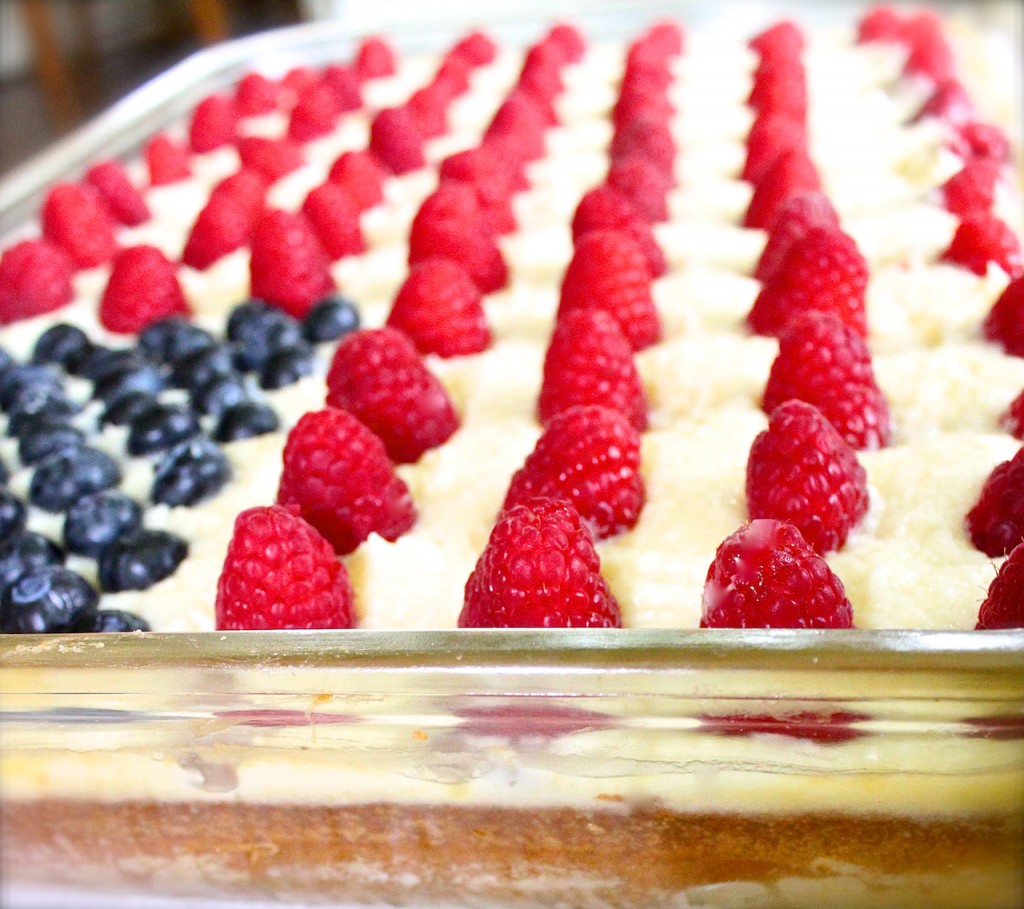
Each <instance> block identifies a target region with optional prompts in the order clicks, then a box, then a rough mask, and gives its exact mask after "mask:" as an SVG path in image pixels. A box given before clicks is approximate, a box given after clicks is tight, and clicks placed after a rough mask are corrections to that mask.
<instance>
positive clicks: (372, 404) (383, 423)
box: [327, 328, 459, 464]
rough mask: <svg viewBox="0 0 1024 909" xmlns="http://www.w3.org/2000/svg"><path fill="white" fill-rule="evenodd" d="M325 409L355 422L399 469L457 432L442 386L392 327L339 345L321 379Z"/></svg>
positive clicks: (348, 338)
mask: <svg viewBox="0 0 1024 909" xmlns="http://www.w3.org/2000/svg"><path fill="white" fill-rule="evenodd" d="M327 404H328V405H329V406H330V407H337V408H340V409H342V410H347V411H348V412H349V413H351V414H353V415H355V416H356V417H358V418H359V420H360V421H361V422H362V423H363V424H365V425H366V426H367V427H369V429H370V430H371V431H373V432H374V433H376V434H377V436H379V437H380V439H381V441H382V442H383V443H384V446H385V448H386V449H387V452H388V455H389V456H390V457H391V459H392V460H394V461H396V462H397V463H399V464H411V463H412V462H414V461H418V460H419V458H420V455H422V454H423V452H425V451H427V450H429V449H431V448H436V447H437V446H438V445H441V444H442V443H444V442H446V441H447V440H448V439H449V438H450V437H451V435H452V433H453V432H455V430H456V429H458V428H459V418H458V416H456V414H455V410H454V409H453V408H452V403H451V401H450V400H449V399H448V393H447V392H446V391H445V390H444V386H443V385H442V384H441V383H440V382H439V381H438V380H437V378H435V376H434V375H433V374H432V373H431V372H430V371H429V370H428V369H427V367H426V366H424V365H423V362H422V361H421V360H420V358H419V355H418V354H417V353H416V348H415V347H413V345H412V342H411V341H410V340H409V339H408V338H407V337H406V336H405V335H403V334H402V333H401V332H400V331H395V330H394V329H393V328H376V329H368V330H363V331H356V332H352V333H351V334H349V335H347V336H346V337H345V338H344V340H342V342H341V343H340V344H339V345H338V349H337V350H336V351H335V352H334V359H333V360H332V361H331V368H330V371H329V372H328V374H327Z"/></svg>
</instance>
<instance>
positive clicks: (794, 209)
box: [754, 192, 839, 283]
mask: <svg viewBox="0 0 1024 909" xmlns="http://www.w3.org/2000/svg"><path fill="white" fill-rule="evenodd" d="M815 227H829V228H833V229H836V230H838V228H839V215H837V214H836V210H835V209H834V208H833V207H832V203H831V202H830V201H829V198H828V196H826V195H824V194H823V193H817V192H808V193H798V194H797V195H795V196H790V197H789V198H788V199H787V200H786V201H785V202H784V203H783V204H782V205H781V206H780V208H779V213H778V216H777V217H776V219H775V224H774V226H773V227H772V230H771V233H770V234H769V235H768V242H767V243H766V244H765V247H764V249H763V250H762V251H761V258H760V259H759V260H758V263H757V269H756V270H755V271H754V277H755V278H757V280H758V281H761V282H762V283H767V282H768V281H770V280H771V279H772V278H773V277H774V276H775V275H776V274H778V272H779V269H780V268H781V267H782V263H783V262H784V261H785V259H786V255H787V254H788V253H789V250H790V247H792V246H793V244H794V243H796V242H797V241H798V240H801V239H803V238H804V237H805V236H807V234H808V233H809V232H810V231H811V230H813V229H814V228H815Z"/></svg>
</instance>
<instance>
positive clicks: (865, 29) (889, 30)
mask: <svg viewBox="0 0 1024 909" xmlns="http://www.w3.org/2000/svg"><path fill="white" fill-rule="evenodd" d="M903 38H904V23H903V17H902V16H900V14H899V13H897V12H896V10H894V9H892V7H889V6H876V7H874V9H870V10H868V11H867V12H866V13H865V14H864V16H863V17H862V18H861V20H860V22H859V23H857V43H858V44H867V43H870V42H872V41H885V42H888V43H891V44H895V43H900V42H902V41H903Z"/></svg>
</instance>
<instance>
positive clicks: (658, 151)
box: [608, 115, 676, 181]
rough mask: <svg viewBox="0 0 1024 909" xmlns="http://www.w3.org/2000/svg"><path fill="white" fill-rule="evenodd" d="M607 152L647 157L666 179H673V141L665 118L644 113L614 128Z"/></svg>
mask: <svg viewBox="0 0 1024 909" xmlns="http://www.w3.org/2000/svg"><path fill="white" fill-rule="evenodd" d="M608 154H609V156H610V157H612V158H630V157H633V156H640V157H643V158H647V159H648V160H649V161H650V162H651V163H652V164H654V166H655V167H657V168H658V170H659V171H661V173H662V174H663V175H664V176H665V177H666V178H667V179H668V180H669V181H673V180H674V177H673V174H674V172H675V161H676V143H675V139H673V138H672V133H671V131H670V130H669V127H668V124H667V123H666V122H665V121H664V120H659V119H656V118H655V117H651V116H647V115H641V116H639V117H637V118H636V119H635V120H631V121H630V122H629V123H628V124H626V125H625V126H624V127H623V128H622V129H617V130H616V131H615V135H614V136H613V137H612V143H611V146H610V147H609V149H608Z"/></svg>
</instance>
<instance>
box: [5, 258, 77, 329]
mask: <svg viewBox="0 0 1024 909" xmlns="http://www.w3.org/2000/svg"><path fill="white" fill-rule="evenodd" d="M74 272H75V266H74V263H73V262H72V261H71V257H70V256H69V255H68V254H67V253H66V252H64V250H62V249H61V248H60V247H59V246H56V245H54V244H53V243H50V242H49V241H48V240H22V242H20V243H16V244H15V245H14V246H11V247H10V248H8V249H5V250H4V253H3V255H2V256H0V325H9V324H10V323H11V322H17V321H18V320H19V319H30V318H31V317H32V316H41V315H42V314H43V313H47V312H53V310H55V309H60V307H62V306H65V305H67V304H68V303H70V302H71V296H72V287H71V278H72V276H73V275H74Z"/></svg>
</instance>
